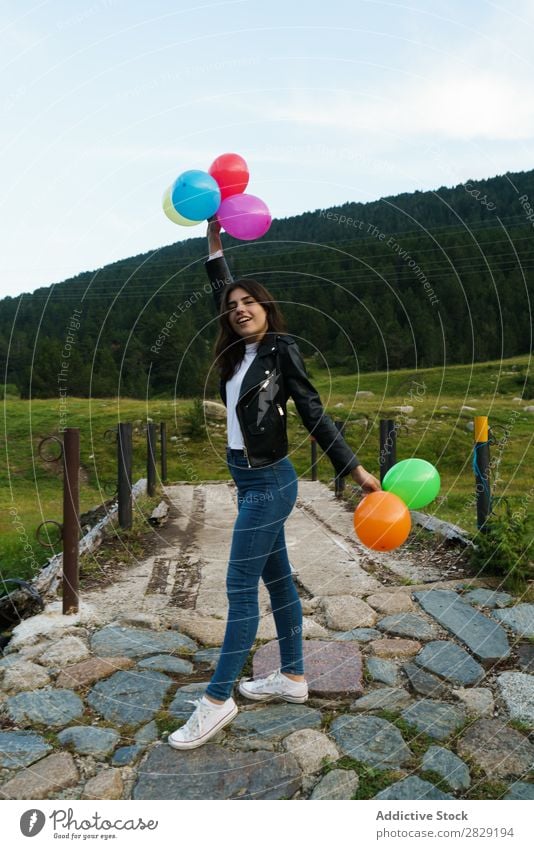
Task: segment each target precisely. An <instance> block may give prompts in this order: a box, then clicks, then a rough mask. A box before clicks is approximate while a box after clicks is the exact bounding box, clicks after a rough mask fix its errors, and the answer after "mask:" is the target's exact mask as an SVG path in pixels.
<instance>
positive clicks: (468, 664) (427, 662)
mask: <svg viewBox="0 0 534 849" xmlns="http://www.w3.org/2000/svg"><path fill="white" fill-rule="evenodd" d="M415 662H416V663H417V664H418V665H419V666H422V667H424V669H428V670H429V671H430V672H435V673H436V674H437V675H440V676H441V677H442V678H445V680H446V681H451V682H452V683H453V684H478V682H479V681H481V680H482V678H483V677H484V669H483V668H482V666H480V664H479V663H477V662H476V660H473V658H472V657H471V655H469V654H468V653H467V652H466V651H465V650H464V649H462V648H460V646H457V645H456V643H452V642H450V641H449V640H435V641H434V642H432V643H427V645H426V646H425V647H424V649H423V650H422V651H421V652H420V653H419V654H418V655H417V657H416V658H415Z"/></svg>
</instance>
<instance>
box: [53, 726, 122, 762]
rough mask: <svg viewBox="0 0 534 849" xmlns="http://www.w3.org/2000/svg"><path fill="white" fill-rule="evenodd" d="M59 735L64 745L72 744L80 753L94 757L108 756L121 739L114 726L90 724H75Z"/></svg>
mask: <svg viewBox="0 0 534 849" xmlns="http://www.w3.org/2000/svg"><path fill="white" fill-rule="evenodd" d="M57 736H58V740H59V742H60V743H61V745H62V746H67V745H71V746H73V747H74V749H75V750H76V752H77V753H78V754H80V755H92V756H93V757H94V758H105V757H107V756H108V755H109V754H110V753H111V752H112V751H113V749H114V748H115V746H116V745H117V743H118V741H119V739H120V735H119V734H118V732H117V731H115V730H114V729H113V728H97V727H92V726H90V725H74V726H71V727H70V728H65V729H64V730H63V731H60V732H59V734H58V735H57Z"/></svg>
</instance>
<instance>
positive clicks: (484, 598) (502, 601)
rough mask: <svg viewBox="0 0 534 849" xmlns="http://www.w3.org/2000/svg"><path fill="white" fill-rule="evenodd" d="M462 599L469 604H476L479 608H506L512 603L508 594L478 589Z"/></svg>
mask: <svg viewBox="0 0 534 849" xmlns="http://www.w3.org/2000/svg"><path fill="white" fill-rule="evenodd" d="M463 599H464V600H465V601H468V602H469V603H470V604H478V605H480V607H506V605H507V604H509V602H511V601H512V596H511V595H510V594H509V593H502V592H497V591H496V590H486V589H484V588H483V587H480V588H479V589H477V590H471V591H470V592H468V593H466V594H465V595H464V596H463Z"/></svg>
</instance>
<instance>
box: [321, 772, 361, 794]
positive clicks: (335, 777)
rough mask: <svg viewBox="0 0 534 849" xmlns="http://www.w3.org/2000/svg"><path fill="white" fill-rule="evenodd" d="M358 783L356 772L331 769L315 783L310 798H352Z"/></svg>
mask: <svg viewBox="0 0 534 849" xmlns="http://www.w3.org/2000/svg"><path fill="white" fill-rule="evenodd" d="M359 784H360V779H359V777H358V773H356V772H354V770H352V769H332V770H330V772H327V773H326V775H323V777H322V778H321V780H320V781H319V782H318V783H317V784H316V785H315V787H314V788H313V792H312V794H311V796H310V799H313V800H315V799H332V800H334V799H335V800H337V801H342V800H344V799H352V797H353V796H354V794H355V793H356V790H357V789H358V786H359Z"/></svg>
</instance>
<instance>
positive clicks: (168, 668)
mask: <svg viewBox="0 0 534 849" xmlns="http://www.w3.org/2000/svg"><path fill="white" fill-rule="evenodd" d="M137 665H138V666H139V668H140V669H155V670H156V671H157V672H171V673H174V674H175V675H191V673H192V672H193V668H194V667H193V664H192V663H191V662H190V661H189V660H184V659H183V657H172V656H171V655H168V654H156V655H154V656H153V657H146V658H144V660H140V661H139V663H138V664H137Z"/></svg>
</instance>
